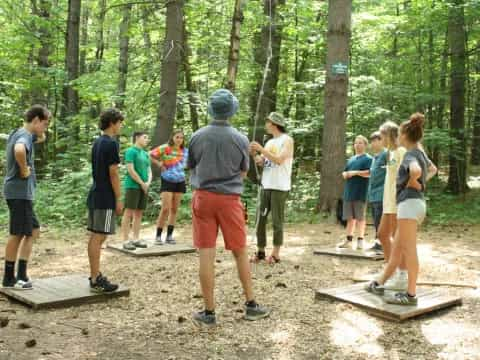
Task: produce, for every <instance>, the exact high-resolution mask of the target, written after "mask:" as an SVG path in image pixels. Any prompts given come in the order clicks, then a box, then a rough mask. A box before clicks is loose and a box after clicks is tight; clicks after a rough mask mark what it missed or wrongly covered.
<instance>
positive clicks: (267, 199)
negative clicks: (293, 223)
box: [257, 189, 288, 249]
mask: <svg viewBox="0 0 480 360" xmlns="http://www.w3.org/2000/svg"><path fill="white" fill-rule="evenodd" d="M287 197H288V191H280V190H265V189H262V191H261V194H260V207H259V208H258V209H257V211H258V212H259V213H257V219H258V224H257V246H258V247H259V248H261V249H263V248H265V247H266V246H267V217H268V214H269V213H270V212H271V213H272V226H273V245H274V246H282V245H283V223H284V219H285V202H286V201H287Z"/></svg>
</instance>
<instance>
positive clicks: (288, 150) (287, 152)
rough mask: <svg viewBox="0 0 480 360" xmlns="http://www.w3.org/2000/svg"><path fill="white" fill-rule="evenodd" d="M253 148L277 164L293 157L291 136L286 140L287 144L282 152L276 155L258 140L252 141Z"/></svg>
mask: <svg viewBox="0 0 480 360" xmlns="http://www.w3.org/2000/svg"><path fill="white" fill-rule="evenodd" d="M252 148H253V149H255V150H256V151H258V152H259V153H260V154H262V156H263V157H265V158H267V159H268V160H270V161H271V162H273V163H274V164H277V165H281V164H283V163H284V162H285V161H286V160H287V159H290V158H292V157H293V139H292V138H289V139H288V140H287V141H285V146H284V147H283V149H282V151H281V152H280V154H278V155H275V154H272V153H271V152H270V151H268V150H267V149H265V148H264V147H263V146H261V145H260V144H259V143H257V142H253V143H252Z"/></svg>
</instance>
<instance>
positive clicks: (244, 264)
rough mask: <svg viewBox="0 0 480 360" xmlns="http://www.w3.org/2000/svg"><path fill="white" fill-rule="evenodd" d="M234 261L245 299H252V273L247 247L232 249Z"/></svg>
mask: <svg viewBox="0 0 480 360" xmlns="http://www.w3.org/2000/svg"><path fill="white" fill-rule="evenodd" d="M232 253H233V256H234V257H235V261H236V263H237V270H238V277H239V278H240V282H241V283H242V287H243V292H244V294H245V298H246V299H247V301H252V300H254V297H253V284H252V275H251V273H250V264H249V260H248V251H247V247H244V248H242V249H240V250H235V251H232Z"/></svg>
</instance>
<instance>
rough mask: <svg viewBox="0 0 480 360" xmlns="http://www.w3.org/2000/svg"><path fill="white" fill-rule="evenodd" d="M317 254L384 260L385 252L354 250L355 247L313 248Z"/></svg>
mask: <svg viewBox="0 0 480 360" xmlns="http://www.w3.org/2000/svg"><path fill="white" fill-rule="evenodd" d="M313 253H314V254H315V255H334V256H344V257H351V258H357V259H367V260H383V254H379V253H377V252H375V251H372V250H354V249H340V248H323V249H315V250H313Z"/></svg>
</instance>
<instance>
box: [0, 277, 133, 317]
mask: <svg viewBox="0 0 480 360" xmlns="http://www.w3.org/2000/svg"><path fill="white" fill-rule="evenodd" d="M0 293H2V294H4V295H6V296H7V297H9V298H11V299H14V300H16V301H19V302H21V303H22V304H24V305H27V306H30V307H32V308H33V309H35V310H38V309H44V308H58V307H65V306H72V305H82V304H86V303H93V302H100V301H106V300H108V299H110V298H115V297H120V296H128V295H129V294H130V290H129V289H128V288H126V287H125V286H123V285H120V286H119V289H118V290H117V291H115V292H113V293H108V294H97V293H93V292H91V291H90V285H89V283H88V276H86V275H78V274H77V275H65V276H56V277H52V278H44V279H38V280H33V290H25V291H18V290H11V289H1V288H0Z"/></svg>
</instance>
